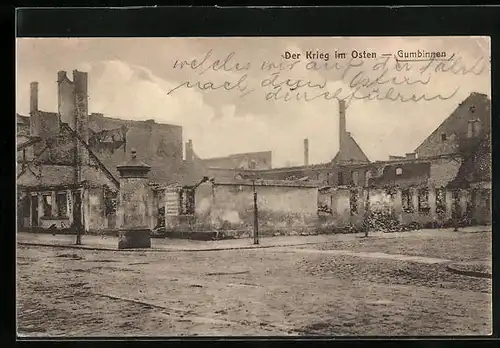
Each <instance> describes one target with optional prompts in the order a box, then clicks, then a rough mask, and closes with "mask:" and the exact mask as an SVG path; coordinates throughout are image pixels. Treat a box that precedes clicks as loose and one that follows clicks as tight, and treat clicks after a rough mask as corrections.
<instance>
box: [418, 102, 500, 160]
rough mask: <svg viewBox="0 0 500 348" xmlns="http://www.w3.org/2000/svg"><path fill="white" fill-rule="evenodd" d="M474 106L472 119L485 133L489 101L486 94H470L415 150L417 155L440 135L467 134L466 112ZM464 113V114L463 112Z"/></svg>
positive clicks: (487, 128) (489, 106)
mask: <svg viewBox="0 0 500 348" xmlns="http://www.w3.org/2000/svg"><path fill="white" fill-rule="evenodd" d="M472 106H474V108H475V112H474V114H473V115H474V117H476V118H478V119H480V120H481V122H482V123H483V125H484V127H485V129H486V131H487V132H488V131H489V129H490V128H491V101H490V99H489V97H488V96H487V95H486V94H482V93H477V92H472V93H471V94H470V95H469V96H468V97H467V98H465V99H464V100H463V101H462V102H461V103H459V105H458V106H457V107H456V108H455V109H454V110H453V111H452V113H451V114H450V115H449V116H448V117H447V118H446V119H445V120H444V121H443V122H441V124H440V125H439V126H438V127H437V128H436V129H435V130H434V131H433V132H432V133H431V134H430V135H429V136H428V137H427V138H425V139H424V140H423V141H422V143H421V144H420V145H419V146H418V147H417V148H416V149H415V151H414V152H416V153H419V152H420V151H421V150H423V149H424V148H425V146H426V145H427V144H428V143H429V142H430V141H431V139H433V138H434V137H436V136H439V134H441V133H446V134H463V133H464V132H467V127H468V122H469V120H470V119H471V114H470V113H468V112H467V111H469V110H468V108H469V107H472ZM465 108H467V109H465ZM464 111H466V112H464Z"/></svg>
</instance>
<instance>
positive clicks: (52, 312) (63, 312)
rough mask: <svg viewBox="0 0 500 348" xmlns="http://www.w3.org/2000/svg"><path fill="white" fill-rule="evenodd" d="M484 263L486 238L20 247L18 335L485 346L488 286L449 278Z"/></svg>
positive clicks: (488, 255)
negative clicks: (177, 247)
mask: <svg viewBox="0 0 500 348" xmlns="http://www.w3.org/2000/svg"><path fill="white" fill-rule="evenodd" d="M339 251H342V252H339ZM367 253H369V254H367ZM367 255H368V256H367ZM387 255H392V256H390V257H389V256H387ZM409 256H414V257H417V256H418V258H410V257H409ZM429 260H431V261H432V260H435V261H436V260H437V261H436V262H430V261H429ZM484 260H491V232H479V233H456V234H444V235H442V236H432V235H429V236H419V235H415V236H407V237H405V238H392V239H387V238H379V239H377V238H373V239H370V238H367V239H357V240H351V241H334V242H325V243H322V244H317V245H307V246H305V245H295V246H285V247H276V248H272V247H271V248H262V249H243V250H220V251H215V252H208V251H196V252H187V251H184V252H181V251H172V252H168V253H165V252H159V251H144V252H134V253H128V252H120V251H111V250H103V251H97V250H77V249H65V248H54V247H42V246H23V245H20V246H19V247H18V255H17V266H18V267H17V272H18V273H17V277H18V284H17V285H18V290H17V291H18V299H17V309H18V333H19V334H20V335H21V336H41V337H44V336H80V337H81V336H118V335H119V336H123V335H125V336H181V335H182V336H186V335H189V336H191V335H199V336H201V335H261V336H266V335H334V336H342V335H392V336H394V335H396V336H397V335H485V334H489V333H490V332H491V280H490V279H481V278H474V277H469V276H465V275H459V274H454V273H451V272H448V271H447V269H446V265H447V264H449V263H450V262H463V261H484ZM428 261H429V262H428Z"/></svg>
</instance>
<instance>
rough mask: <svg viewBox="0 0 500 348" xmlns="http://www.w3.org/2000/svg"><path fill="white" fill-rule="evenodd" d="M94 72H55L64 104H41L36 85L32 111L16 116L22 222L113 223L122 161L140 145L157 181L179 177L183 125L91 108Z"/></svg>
mask: <svg viewBox="0 0 500 348" xmlns="http://www.w3.org/2000/svg"><path fill="white" fill-rule="evenodd" d="M87 79H88V75H87V73H86V72H80V71H77V70H74V71H73V79H72V80H70V79H69V78H68V76H67V73H66V72H65V71H60V72H58V74H57V86H58V88H57V92H58V110H57V112H45V111H41V110H39V107H38V88H39V86H38V83H37V82H32V83H31V86H30V93H31V94H30V115H29V116H23V115H19V114H18V115H17V117H16V118H17V189H18V226H19V228H21V229H27V228H47V227H50V226H55V227H57V228H59V229H64V228H71V227H74V226H75V223H77V222H79V223H80V224H81V226H82V227H83V229H84V230H85V231H91V230H102V229H106V228H114V227H115V222H116V221H115V219H116V199H117V195H118V192H119V181H118V173H117V171H116V166H117V165H119V164H120V163H122V162H124V161H125V159H126V158H127V154H126V152H127V149H131V148H136V149H137V151H138V152H139V153H140V154H141V158H143V159H144V160H145V161H147V162H148V163H149V164H150V165H151V166H152V167H153V169H152V171H151V175H150V178H151V180H152V181H153V182H158V183H171V182H174V181H178V180H180V178H182V173H183V170H185V168H184V161H183V159H182V127H180V126H175V125H166V124H157V123H155V122H154V121H152V120H151V121H128V120H121V119H114V118H108V117H104V116H103V115H102V114H89V112H88V81H87Z"/></svg>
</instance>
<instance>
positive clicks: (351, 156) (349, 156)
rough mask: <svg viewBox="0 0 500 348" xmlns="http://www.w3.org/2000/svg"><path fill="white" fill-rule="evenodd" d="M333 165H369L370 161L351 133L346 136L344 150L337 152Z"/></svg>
mask: <svg viewBox="0 0 500 348" xmlns="http://www.w3.org/2000/svg"><path fill="white" fill-rule="evenodd" d="M332 162H333V163H369V162H370V160H369V159H368V157H367V156H366V155H365V153H364V152H363V150H362V149H361V147H360V146H359V145H358V143H357V142H356V140H354V138H353V137H352V135H351V134H350V133H347V134H346V136H345V143H344V145H343V148H342V149H340V150H339V152H337V154H336V155H335V157H334V158H333V160H332Z"/></svg>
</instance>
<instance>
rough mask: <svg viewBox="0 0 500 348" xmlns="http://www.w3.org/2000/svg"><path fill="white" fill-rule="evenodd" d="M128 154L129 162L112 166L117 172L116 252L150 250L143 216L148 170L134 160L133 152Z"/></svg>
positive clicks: (145, 203) (145, 165)
mask: <svg viewBox="0 0 500 348" xmlns="http://www.w3.org/2000/svg"><path fill="white" fill-rule="evenodd" d="M131 153H132V158H131V159H130V160H129V161H127V162H125V163H123V164H122V165H119V166H117V167H116V169H117V170H118V172H119V173H120V197H119V202H118V211H119V214H120V215H121V216H120V226H119V235H118V236H119V238H118V249H130V248H151V237H150V228H149V221H148V216H147V215H148V214H147V210H148V209H147V204H148V190H149V189H150V188H149V186H148V173H149V171H150V170H151V167H150V166H149V165H147V164H146V163H144V162H142V161H140V160H139V159H138V158H137V153H136V151H135V149H132V151H131Z"/></svg>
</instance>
